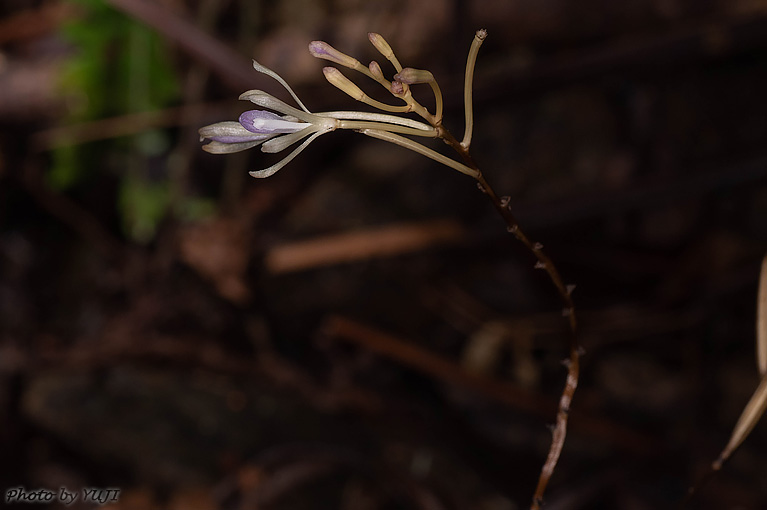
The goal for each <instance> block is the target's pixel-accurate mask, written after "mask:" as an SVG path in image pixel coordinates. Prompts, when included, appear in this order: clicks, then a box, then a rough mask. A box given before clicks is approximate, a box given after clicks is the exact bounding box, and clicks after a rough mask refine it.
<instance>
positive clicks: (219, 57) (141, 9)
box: [108, 0, 253, 90]
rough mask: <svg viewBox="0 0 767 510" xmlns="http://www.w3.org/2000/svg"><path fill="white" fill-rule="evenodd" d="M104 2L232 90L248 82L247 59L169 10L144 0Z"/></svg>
mask: <svg viewBox="0 0 767 510" xmlns="http://www.w3.org/2000/svg"><path fill="white" fill-rule="evenodd" d="M108 3H110V4H111V5H113V6H114V7H116V8H117V9H119V10H121V11H123V12H125V13H126V14H129V15H130V16H133V17H134V18H136V19H138V20H139V21H141V22H143V23H145V24H146V25H148V26H150V27H152V28H153V29H155V30H157V31H158V32H159V33H161V34H162V35H163V36H164V37H165V38H166V39H168V40H170V41H173V42H174V43H176V44H178V45H179V46H180V47H181V48H182V49H183V50H184V51H186V52H187V53H190V54H191V55H193V56H194V57H196V58H197V59H199V60H200V61H202V62H204V63H205V64H206V65H207V66H208V67H210V69H211V70H213V72H215V73H216V74H218V75H219V77H220V78H221V79H222V80H224V81H225V82H226V83H227V84H228V85H230V86H231V87H233V88H234V89H235V90H242V89H249V88H250V85H252V83H253V72H252V71H251V67H250V62H249V61H248V60H246V59H245V58H244V57H242V56H241V55H239V54H238V53H236V52H234V51H233V50H231V49H230V48H229V47H227V46H226V45H225V44H223V43H221V42H219V41H218V40H217V39H216V38H214V37H213V36H211V35H209V34H206V33H205V32H204V31H202V30H200V29H199V28H198V27H197V26H196V25H195V24H194V23H191V22H190V21H188V20H186V19H184V18H182V17H180V16H179V15H178V14H176V13H175V12H173V11H172V10H170V9H168V8H166V7H164V6H162V5H161V4H158V3H154V2H149V1H147V0H108Z"/></svg>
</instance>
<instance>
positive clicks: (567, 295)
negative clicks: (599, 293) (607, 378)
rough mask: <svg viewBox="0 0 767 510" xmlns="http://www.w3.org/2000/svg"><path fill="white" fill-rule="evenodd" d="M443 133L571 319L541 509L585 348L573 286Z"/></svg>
mask: <svg viewBox="0 0 767 510" xmlns="http://www.w3.org/2000/svg"><path fill="white" fill-rule="evenodd" d="M437 129H438V130H439V132H440V138H442V139H443V140H444V141H445V143H447V144H448V145H450V146H451V147H453V149H455V150H456V152H458V153H459V154H460V155H461V157H462V158H463V160H464V162H465V163H466V165H467V166H468V167H470V168H472V169H474V170H476V172H477V175H476V176H475V179H477V183H478V184H479V188H480V190H481V191H482V192H483V193H485V194H486V195H487V197H488V198H489V199H490V201H491V202H492V203H493V206H494V207H495V210H496V211H498V214H500V215H501V217H502V218H503V220H504V221H505V222H506V229H507V230H508V231H509V232H510V233H512V234H514V237H516V238H517V240H518V241H519V242H521V243H522V244H524V245H525V246H526V247H527V248H528V249H529V250H530V251H531V252H532V254H533V255H534V256H535V258H536V259H537V262H536V264H535V267H536V268H538V269H543V270H544V271H546V273H547V274H548V276H549V279H550V280H551V283H552V284H553V285H554V287H555V288H556V289H557V292H558V293H559V297H560V298H561V300H562V303H563V305H564V306H563V309H562V314H563V315H564V316H565V317H566V318H567V319H568V325H569V327H570V340H569V343H568V350H569V357H568V359H567V360H566V361H565V363H564V364H565V366H566V367H567V380H566V382H565V387H564V388H563V389H562V394H561V396H560V398H559V406H558V410H557V420H556V423H555V425H554V428H553V431H552V440H551V446H550V447H549V453H548V455H547V457H546V462H545V463H544V464H543V468H542V469H541V474H540V476H539V478H538V485H537V486H536V488H535V494H534V495H533V501H532V503H531V505H530V509H531V510H540V508H541V505H542V504H543V494H544V492H545V491H546V486H547V485H548V483H549V480H550V479H551V475H552V474H553V473H554V468H555V467H556V465H557V462H558V461H559V456H560V454H561V453H562V448H563V446H564V444H565V437H566V435H567V420H568V416H569V412H570V404H571V403H572V399H573V395H574V394H575V390H576V388H577V387H578V377H579V375H580V357H581V348H580V345H579V343H578V336H577V331H578V321H577V318H576V315H575V305H574V303H573V299H572V296H571V293H572V290H573V288H574V287H573V286H569V285H565V283H564V281H563V280H562V277H561V276H560V274H559V271H558V270H557V267H556V266H555V265H554V262H553V261H552V260H551V259H550V258H549V257H548V256H547V255H546V254H545V253H543V246H542V245H541V244H540V243H535V242H533V241H531V240H530V238H528V237H527V235H526V234H525V233H524V232H523V231H522V229H521V228H520V226H519V222H518V221H517V219H516V217H515V216H514V214H513V213H512V211H511V209H510V208H509V202H508V198H505V197H504V198H499V197H498V195H497V194H496V193H495V191H494V190H493V188H492V187H491V186H490V183H488V182H487V179H485V177H484V175H482V172H481V171H480V170H479V167H477V165H476V163H474V160H473V159H472V158H471V155H470V154H469V150H468V146H464V144H463V143H459V142H458V140H456V139H455V137H453V135H452V134H451V133H450V132H449V131H448V130H447V129H445V128H444V127H442V126H439V127H438V128H437Z"/></svg>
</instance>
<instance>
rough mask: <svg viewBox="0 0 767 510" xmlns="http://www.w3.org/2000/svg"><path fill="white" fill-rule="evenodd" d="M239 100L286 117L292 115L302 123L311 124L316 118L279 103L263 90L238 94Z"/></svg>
mask: <svg viewBox="0 0 767 510" xmlns="http://www.w3.org/2000/svg"><path fill="white" fill-rule="evenodd" d="M240 100H245V101H250V102H251V103H253V104H257V105H258V106H262V107H264V108H269V109H270V110H274V111H276V112H280V113H284V114H286V115H292V116H293V117H295V118H297V119H299V120H302V121H304V122H312V121H313V120H314V119H315V118H316V116H315V115H313V114H311V113H307V112H302V111H301V110H299V109H298V108H294V107H292V106H290V105H289V104H287V103H285V102H283V101H280V100H279V99H277V98H276V97H274V96H272V95H271V94H267V93H266V92H264V91H263V90H249V91H247V92H243V93H242V94H240Z"/></svg>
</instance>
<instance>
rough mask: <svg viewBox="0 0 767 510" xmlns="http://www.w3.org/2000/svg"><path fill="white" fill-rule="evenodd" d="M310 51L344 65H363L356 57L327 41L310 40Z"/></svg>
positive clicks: (350, 66)
mask: <svg viewBox="0 0 767 510" xmlns="http://www.w3.org/2000/svg"><path fill="white" fill-rule="evenodd" d="M309 53H311V54H312V56H313V57H317V58H323V59H325V60H330V61H331V62H335V63H336V64H339V65H342V66H344V67H349V68H351V69H355V68H358V67H360V66H361V65H362V64H360V62H359V60H357V59H356V58H353V57H350V56H349V55H347V54H345V53H341V52H340V51H338V50H337V49H335V48H334V47H332V46H331V45H329V44H328V43H326V42H325V41H312V42H310V43H309Z"/></svg>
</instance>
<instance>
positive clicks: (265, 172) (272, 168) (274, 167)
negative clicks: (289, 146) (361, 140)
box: [250, 131, 327, 179]
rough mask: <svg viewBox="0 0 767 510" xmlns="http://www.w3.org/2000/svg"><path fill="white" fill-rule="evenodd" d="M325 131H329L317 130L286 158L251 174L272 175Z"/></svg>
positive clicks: (260, 176) (257, 176) (259, 176)
mask: <svg viewBox="0 0 767 510" xmlns="http://www.w3.org/2000/svg"><path fill="white" fill-rule="evenodd" d="M325 133H327V131H317V132H316V133H314V134H313V135H312V136H310V137H309V138H307V139H306V141H304V143H302V144H301V145H299V146H298V147H296V148H295V149H294V150H293V152H291V153H290V154H288V155H287V156H285V158H283V159H282V160H281V161H280V162H279V163H275V164H274V165H272V166H270V167H268V168H264V169H263V170H254V171H252V172H250V175H252V176H253V177H256V178H259V179H261V178H264V177H269V176H271V175H274V174H275V173H277V171H279V170H280V169H281V168H282V167H284V166H285V165H287V164H288V163H290V162H291V161H293V158H295V157H296V156H298V155H299V154H300V153H301V151H303V150H304V149H306V147H307V146H308V145H309V144H310V143H312V142H313V141H314V140H315V139H316V138H317V137H318V136H320V135H322V134H325Z"/></svg>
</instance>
